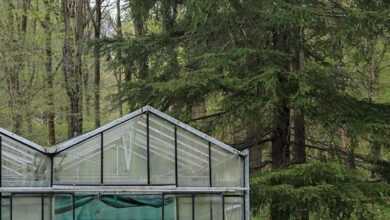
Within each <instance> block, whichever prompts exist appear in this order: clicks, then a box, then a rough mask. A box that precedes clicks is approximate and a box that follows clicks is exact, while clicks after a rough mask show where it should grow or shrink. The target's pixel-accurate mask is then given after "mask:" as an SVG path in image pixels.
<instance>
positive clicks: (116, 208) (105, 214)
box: [55, 194, 163, 220]
mask: <svg viewBox="0 0 390 220" xmlns="http://www.w3.org/2000/svg"><path fill="white" fill-rule="evenodd" d="M162 205H163V203H162V198H161V195H98V194H90V195H87V194H85V195H81V194H80V195H76V196H75V208H76V209H75V217H76V220H108V219H115V220H141V219H142V220H160V219H161V217H162V216H161V213H162ZM68 210H72V206H71V202H70V200H69V199H66V197H63V198H62V199H57V198H56V218H55V220H72V212H71V211H68Z"/></svg>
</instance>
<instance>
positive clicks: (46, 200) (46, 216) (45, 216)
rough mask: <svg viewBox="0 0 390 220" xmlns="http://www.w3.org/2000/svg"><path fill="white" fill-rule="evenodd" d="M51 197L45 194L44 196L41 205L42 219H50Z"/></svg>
mask: <svg viewBox="0 0 390 220" xmlns="http://www.w3.org/2000/svg"><path fill="white" fill-rule="evenodd" d="M51 201H52V197H51V196H45V197H44V201H43V202H44V205H43V212H44V214H43V220H51V219H52V212H53V210H52V205H51Z"/></svg>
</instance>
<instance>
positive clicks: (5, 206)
mask: <svg viewBox="0 0 390 220" xmlns="http://www.w3.org/2000/svg"><path fill="white" fill-rule="evenodd" d="M10 210H11V208H10V196H9V195H5V194H2V195H1V220H10V219H11V216H10Z"/></svg>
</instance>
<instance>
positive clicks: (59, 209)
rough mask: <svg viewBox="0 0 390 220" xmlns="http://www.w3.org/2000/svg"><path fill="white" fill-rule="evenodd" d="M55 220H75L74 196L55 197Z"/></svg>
mask: <svg viewBox="0 0 390 220" xmlns="http://www.w3.org/2000/svg"><path fill="white" fill-rule="evenodd" d="M54 201H55V202H54V207H55V210H54V215H55V218H54V219H55V220H73V201H72V195H55V197H54Z"/></svg>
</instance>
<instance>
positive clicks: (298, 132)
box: [293, 28, 306, 163]
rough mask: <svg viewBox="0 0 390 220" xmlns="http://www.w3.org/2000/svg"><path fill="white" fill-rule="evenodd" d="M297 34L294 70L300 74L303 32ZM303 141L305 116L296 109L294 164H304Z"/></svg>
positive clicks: (303, 63) (301, 110)
mask: <svg viewBox="0 0 390 220" xmlns="http://www.w3.org/2000/svg"><path fill="white" fill-rule="evenodd" d="M299 29H300V28H299ZM297 32H298V33H297V36H298V37H297V45H298V46H297V49H296V60H297V61H296V69H297V72H298V74H300V73H301V72H302V71H303V70H304V65H305V54H304V48H303V45H304V36H303V34H304V32H303V30H298V31H297ZM305 139H306V135H305V114H304V111H303V109H302V108H297V109H295V110H294V145H293V156H294V159H293V160H294V163H305V162H306V151H305Z"/></svg>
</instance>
